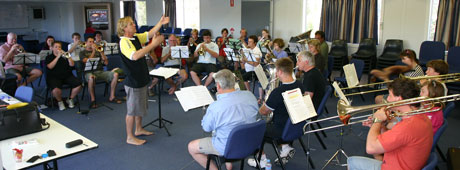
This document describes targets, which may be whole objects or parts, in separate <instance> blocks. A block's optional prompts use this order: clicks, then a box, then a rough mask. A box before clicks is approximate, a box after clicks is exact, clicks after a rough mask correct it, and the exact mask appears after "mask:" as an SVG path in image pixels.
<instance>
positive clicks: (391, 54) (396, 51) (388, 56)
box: [377, 39, 403, 69]
mask: <svg viewBox="0 0 460 170" xmlns="http://www.w3.org/2000/svg"><path fill="white" fill-rule="evenodd" d="M402 51H403V41H402V40H396V39H389V40H387V41H386V42H385V47H384V48H383V52H382V55H380V56H379V58H378V60H377V69H383V68H386V67H389V66H392V65H395V63H396V61H398V60H400V59H401V58H400V57H399V56H400V54H401V52H402Z"/></svg>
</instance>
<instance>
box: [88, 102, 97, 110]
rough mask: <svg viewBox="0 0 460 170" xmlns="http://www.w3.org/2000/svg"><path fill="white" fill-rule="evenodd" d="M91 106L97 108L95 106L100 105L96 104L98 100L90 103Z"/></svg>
mask: <svg viewBox="0 0 460 170" xmlns="http://www.w3.org/2000/svg"><path fill="white" fill-rule="evenodd" d="M89 107H90V108H91V109H95V108H97V107H98V105H97V104H96V101H92V102H91V104H89Z"/></svg>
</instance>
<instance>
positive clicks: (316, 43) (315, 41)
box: [308, 39, 321, 53]
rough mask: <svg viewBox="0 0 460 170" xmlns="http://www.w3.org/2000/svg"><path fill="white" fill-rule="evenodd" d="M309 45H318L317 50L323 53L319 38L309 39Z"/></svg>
mask: <svg viewBox="0 0 460 170" xmlns="http://www.w3.org/2000/svg"><path fill="white" fill-rule="evenodd" d="M308 45H312V46H315V47H316V50H317V51H318V53H321V51H320V50H321V49H320V47H319V46H320V45H321V42H320V41H319V40H318V39H311V40H309V41H308Z"/></svg>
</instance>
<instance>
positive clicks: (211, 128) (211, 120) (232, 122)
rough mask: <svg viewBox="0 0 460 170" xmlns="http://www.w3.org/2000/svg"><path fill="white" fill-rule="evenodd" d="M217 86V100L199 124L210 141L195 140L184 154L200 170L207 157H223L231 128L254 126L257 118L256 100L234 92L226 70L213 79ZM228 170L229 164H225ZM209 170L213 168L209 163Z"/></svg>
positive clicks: (246, 93) (248, 95) (248, 93)
mask: <svg viewBox="0 0 460 170" xmlns="http://www.w3.org/2000/svg"><path fill="white" fill-rule="evenodd" d="M214 79H215V81H216V86H217V93H218V94H219V95H218V96H217V100H216V101H215V102H213V103H211V104H210V105H209V107H208V110H207V111H206V114H205V115H204V117H203V120H202V121H201V126H202V127H203V130H204V131H206V132H213V135H212V137H205V138H201V139H196V140H193V141H191V142H190V143H189V144H188V151H189V153H190V155H192V157H193V159H195V160H196V161H197V162H198V163H199V164H200V165H201V166H202V167H206V160H207V155H208V154H215V155H223V154H224V151H225V146H226V144H227V139H228V135H229V134H230V132H231V131H232V130H233V128H235V127H238V126H240V125H244V124H249V123H254V122H255V121H256V117H257V108H258V105H257V100H256V98H255V96H254V95H253V94H252V93H250V92H248V91H239V90H235V76H233V73H232V72H231V71H230V70H227V69H223V70H221V71H219V72H217V73H216V74H215V76H214ZM226 167H227V169H232V164H231V163H226ZM210 169H212V170H215V169H217V168H216V165H215V164H214V162H211V164H210Z"/></svg>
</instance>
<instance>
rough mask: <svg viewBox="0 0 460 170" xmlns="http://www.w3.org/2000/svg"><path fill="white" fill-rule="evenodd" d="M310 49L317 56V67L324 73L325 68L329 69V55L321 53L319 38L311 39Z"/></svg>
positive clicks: (309, 42)
mask: <svg viewBox="0 0 460 170" xmlns="http://www.w3.org/2000/svg"><path fill="white" fill-rule="evenodd" d="M308 50H309V51H310V52H311V53H312V54H313V55H314V56H315V64H316V65H315V67H316V68H317V69H319V71H320V72H321V73H324V70H326V69H327V56H323V55H322V53H321V42H320V41H319V40H317V39H311V40H309V41H308Z"/></svg>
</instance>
